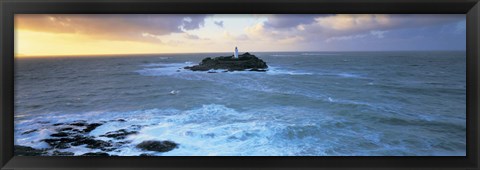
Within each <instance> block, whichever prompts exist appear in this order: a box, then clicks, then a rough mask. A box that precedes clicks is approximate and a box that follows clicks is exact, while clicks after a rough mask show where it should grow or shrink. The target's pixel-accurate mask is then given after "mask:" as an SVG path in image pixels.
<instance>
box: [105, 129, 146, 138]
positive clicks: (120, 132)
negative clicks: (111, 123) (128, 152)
mask: <svg viewBox="0 0 480 170" xmlns="http://www.w3.org/2000/svg"><path fill="white" fill-rule="evenodd" d="M137 133H138V132H137V131H127V130H125V129H120V130H117V131H113V132H107V133H106V134H104V135H100V136H101V137H107V138H114V139H117V140H120V139H125V138H126V137H127V136H128V135H132V134H137Z"/></svg>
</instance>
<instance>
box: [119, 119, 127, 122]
mask: <svg viewBox="0 0 480 170" xmlns="http://www.w3.org/2000/svg"><path fill="white" fill-rule="evenodd" d="M117 121H119V122H126V120H125V119H117Z"/></svg>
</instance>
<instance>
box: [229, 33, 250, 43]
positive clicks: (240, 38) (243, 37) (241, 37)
mask: <svg viewBox="0 0 480 170" xmlns="http://www.w3.org/2000/svg"><path fill="white" fill-rule="evenodd" d="M223 38H225V39H227V40H230V41H247V40H250V38H249V37H248V36H247V35H246V34H241V35H237V36H236V35H232V34H231V33H230V32H228V31H224V32H223Z"/></svg>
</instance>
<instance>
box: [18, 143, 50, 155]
mask: <svg viewBox="0 0 480 170" xmlns="http://www.w3.org/2000/svg"><path fill="white" fill-rule="evenodd" d="M13 149H14V153H15V155H16V156H41V155H44V154H46V152H45V150H41V149H35V148H32V147H28V146H20V145H15V146H14V147H13Z"/></svg>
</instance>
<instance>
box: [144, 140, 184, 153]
mask: <svg viewBox="0 0 480 170" xmlns="http://www.w3.org/2000/svg"><path fill="white" fill-rule="evenodd" d="M177 147H178V144H176V143H174V142H172V141H153V140H149V141H143V142H142V143H140V144H138V145H137V148H140V149H142V150H147V151H157V152H168V151H171V150H173V149H175V148H177Z"/></svg>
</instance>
